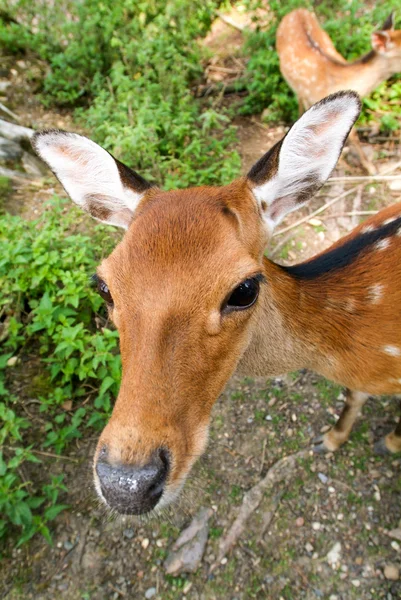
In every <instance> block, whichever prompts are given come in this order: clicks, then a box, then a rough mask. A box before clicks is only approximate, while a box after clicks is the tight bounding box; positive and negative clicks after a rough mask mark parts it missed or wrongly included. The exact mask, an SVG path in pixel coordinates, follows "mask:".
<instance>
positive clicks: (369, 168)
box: [348, 127, 377, 175]
mask: <svg viewBox="0 0 401 600" xmlns="http://www.w3.org/2000/svg"><path fill="white" fill-rule="evenodd" d="M348 139H349V142H350V144H352V145H353V147H354V149H355V151H356V153H357V154H358V158H359V162H360V163H361V165H362V167H363V168H364V169H365V171H366V172H367V173H369V175H376V173H377V171H376V167H375V166H374V164H373V163H372V162H371V161H370V160H368V158H367V157H366V155H365V153H364V151H363V148H362V145H361V142H360V141H359V137H358V133H357V131H356V129H355V128H354V127H353V128H352V129H351V133H350V134H349V137H348Z"/></svg>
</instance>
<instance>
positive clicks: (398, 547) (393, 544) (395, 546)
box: [391, 542, 400, 552]
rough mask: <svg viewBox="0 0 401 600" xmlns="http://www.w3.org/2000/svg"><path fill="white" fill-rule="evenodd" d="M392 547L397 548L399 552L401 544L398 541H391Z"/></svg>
mask: <svg viewBox="0 0 401 600" xmlns="http://www.w3.org/2000/svg"><path fill="white" fill-rule="evenodd" d="M391 547H392V549H393V550H396V551H397V552H399V551H400V545H399V543H398V542H391Z"/></svg>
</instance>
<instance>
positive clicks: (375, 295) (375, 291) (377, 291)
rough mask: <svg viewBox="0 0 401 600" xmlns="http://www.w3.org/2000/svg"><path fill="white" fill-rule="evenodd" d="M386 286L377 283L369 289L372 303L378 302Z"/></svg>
mask: <svg viewBox="0 0 401 600" xmlns="http://www.w3.org/2000/svg"><path fill="white" fill-rule="evenodd" d="M383 291H384V286H383V285H382V284H381V283H375V285H372V286H371V287H370V288H369V289H368V298H369V300H370V301H371V302H372V304H378V303H379V302H380V300H381V299H382V297H383Z"/></svg>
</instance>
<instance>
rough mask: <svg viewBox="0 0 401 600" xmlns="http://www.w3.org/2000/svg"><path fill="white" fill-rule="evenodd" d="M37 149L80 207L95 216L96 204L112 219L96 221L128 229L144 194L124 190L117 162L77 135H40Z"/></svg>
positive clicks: (51, 133)
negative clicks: (93, 206) (92, 204)
mask: <svg viewBox="0 0 401 600" xmlns="http://www.w3.org/2000/svg"><path fill="white" fill-rule="evenodd" d="M35 148H36V150H37V152H38V153H39V155H40V156H41V158H42V159H43V160H44V161H45V162H46V163H47V164H48V165H49V166H50V168H51V169H52V171H53V172H54V173H55V175H56V177H57V178H58V179H59V180H60V182H61V183H62V185H63V187H64V188H65V190H66V192H67V193H68V195H69V196H70V197H71V199H72V200H73V201H74V202H75V203H76V204H78V206H80V207H81V208H83V209H84V210H86V211H89V212H91V209H90V202H92V203H93V202H96V204H97V205H98V206H99V207H103V208H104V210H105V212H106V211H108V212H109V213H110V215H109V216H108V217H107V218H101V217H100V216H98V215H96V214H93V216H94V217H95V218H98V219H99V220H101V221H103V222H105V223H110V224H112V225H117V226H119V227H124V228H128V226H129V223H130V220H131V218H132V215H133V213H134V211H135V209H136V207H137V206H138V204H139V201H140V199H141V198H142V196H143V194H141V193H137V192H135V191H134V190H132V189H131V188H128V187H125V186H123V183H122V181H121V178H120V174H119V171H118V168H117V165H116V162H115V161H114V159H113V157H112V156H110V154H109V153H108V152H106V150H104V149H103V148H101V147H100V146H98V145H97V144H95V142H92V141H91V140H89V139H88V138H86V137H83V136H81V135H78V134H76V133H65V132H56V131H55V132H49V133H43V134H40V135H39V136H38V137H37V138H36V140H35ZM100 212H101V211H100ZM99 214H100V213H99Z"/></svg>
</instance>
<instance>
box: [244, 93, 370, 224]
mask: <svg viewBox="0 0 401 600" xmlns="http://www.w3.org/2000/svg"><path fill="white" fill-rule="evenodd" d="M360 109H361V103H360V100H359V97H358V95H357V94H356V93H355V92H351V91H348V92H339V93H337V94H333V95H331V96H328V97H327V98H324V99H323V100H321V101H320V102H318V103H317V104H314V105H313V106H312V107H311V108H310V109H309V110H308V111H307V112H306V113H304V114H303V115H302V117H301V118H300V119H299V120H298V121H297V122H296V123H295V124H294V125H293V126H292V127H291V129H290V130H289V132H288V133H287V135H286V136H285V137H284V138H283V139H282V140H281V141H280V142H278V143H277V144H276V145H275V146H273V148H272V149H271V150H270V151H269V152H267V154H265V155H264V156H262V158H261V159H260V160H259V161H258V162H257V163H256V164H255V165H254V166H253V167H252V169H251V170H250V171H249V173H248V183H249V186H250V187H251V190H252V192H253V194H254V196H255V198H256V201H257V203H258V205H259V209H260V213H261V216H262V218H263V221H264V223H265V226H266V229H267V231H268V233H271V231H272V230H273V228H274V227H275V226H276V225H277V224H278V223H280V221H281V220H282V219H283V218H284V217H285V215H286V214H288V213H289V212H292V211H293V210H295V209H297V208H299V207H300V206H302V205H303V204H305V203H306V202H307V201H308V200H309V199H310V198H311V197H312V196H313V195H314V194H315V193H316V192H317V191H318V190H319V189H320V188H321V187H322V185H323V184H324V183H325V181H326V180H327V179H328V177H329V176H330V174H331V172H332V170H333V169H334V167H335V165H336V163H337V160H338V158H339V156H340V153H341V150H342V148H343V146H344V143H345V140H346V139H347V136H348V134H349V132H350V130H351V127H352V126H353V124H354V123H355V121H356V120H357V118H358V116H359V112H360Z"/></svg>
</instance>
